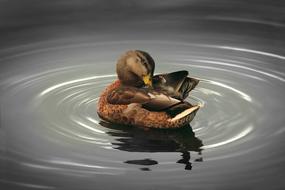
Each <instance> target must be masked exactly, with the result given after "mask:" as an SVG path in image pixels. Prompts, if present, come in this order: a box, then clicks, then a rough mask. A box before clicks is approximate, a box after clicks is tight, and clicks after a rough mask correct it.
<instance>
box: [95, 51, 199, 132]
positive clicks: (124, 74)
mask: <svg viewBox="0 0 285 190" xmlns="http://www.w3.org/2000/svg"><path fill="white" fill-rule="evenodd" d="M154 69H155V62H154V59H153V58H152V57H151V56H150V54H149V53H147V52H145V51H142V50H129V51H127V52H125V53H124V54H123V55H121V56H120V58H119V59H118V61H117V64H116V73H117V77H118V78H117V79H116V80H115V81H114V82H112V83H111V84H110V85H108V86H107V87H106V88H105V89H104V90H103V92H102V93H101V95H100V97H99V100H98V104H97V113H98V116H99V117H100V118H101V119H103V120H104V121H107V122H111V123H115V124H120V125H128V126H137V127H143V128H180V127H183V126H186V125H188V124H189V123H190V122H191V121H192V120H193V119H194V117H195V115H196V113H197V111H198V110H199V109H200V107H201V105H199V104H198V105H192V104H190V103H189V102H187V101H186V98H187V97H188V95H189V93H190V91H191V90H193V89H194V88H195V87H196V86H197V85H198V83H199V80H198V79H195V78H191V77H188V71H186V70H181V71H175V72H171V73H165V74H157V75H154Z"/></svg>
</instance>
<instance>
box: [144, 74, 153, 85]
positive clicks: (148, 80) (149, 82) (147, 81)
mask: <svg viewBox="0 0 285 190" xmlns="http://www.w3.org/2000/svg"><path fill="white" fill-rule="evenodd" d="M151 78H152V77H151V76H150V74H148V75H145V76H143V82H144V84H145V85H146V86H152V79H151Z"/></svg>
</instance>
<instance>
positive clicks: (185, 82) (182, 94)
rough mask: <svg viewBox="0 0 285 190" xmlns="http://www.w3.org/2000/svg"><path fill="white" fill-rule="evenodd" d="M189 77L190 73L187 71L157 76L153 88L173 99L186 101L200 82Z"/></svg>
mask: <svg viewBox="0 0 285 190" xmlns="http://www.w3.org/2000/svg"><path fill="white" fill-rule="evenodd" d="M187 76H188V71H185V70H182V71H176V72H172V73H167V74H159V75H155V76H153V87H154V89H156V90H159V91H162V92H164V93H167V94H168V95H169V96H171V97H173V98H176V99H179V100H184V99H185V98H186V97H187V96H188V95H189V92H190V91H191V90H193V89H194V88H195V87H196V86H197V84H198V83H199V80H197V79H194V78H190V77H187Z"/></svg>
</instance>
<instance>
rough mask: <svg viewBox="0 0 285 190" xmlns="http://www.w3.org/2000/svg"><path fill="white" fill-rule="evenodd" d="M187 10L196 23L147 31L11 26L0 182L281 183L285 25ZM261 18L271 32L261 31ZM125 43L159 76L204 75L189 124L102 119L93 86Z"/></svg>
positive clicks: (2, 55)
mask: <svg viewBox="0 0 285 190" xmlns="http://www.w3.org/2000/svg"><path fill="white" fill-rule="evenodd" d="M221 5H225V4H221ZM221 5H220V6H221ZM159 6H161V5H159ZM217 6H218V7H219V5H217ZM222 7H223V6H222ZM153 8H155V6H154V7H153ZM206 8H207V7H206ZM208 9H209V7H208ZM171 14H173V13H171ZM177 14H178V13H177ZM183 14H186V13H183V12H182V13H181V15H183ZM192 14H193V15H196V17H195V19H194V20H192V21H193V23H192V24H193V25H194V26H195V27H196V28H195V27H194V28H191V27H189V28H187V27H186V28H184V27H182V24H184V23H187V22H186V21H185V20H183V19H182V20H181V18H180V17H179V19H178V21H177V23H172V22H171V21H167V22H165V23H168V22H169V23H168V25H167V27H166V28H169V29H170V30H169V31H167V32H165V33H163V34H160V31H161V30H162V29H164V28H165V26H160V25H158V24H157V22H156V21H153V22H147V24H148V26H153V27H154V28H152V29H151V30H150V31H148V30H146V29H143V28H144V27H142V26H141V28H135V29H134V31H128V32H123V31H124V30H122V31H121V30H118V33H114V32H113V31H109V30H107V29H106V28H105V29H104V30H103V29H102V31H100V30H99V32H97V33H92V32H93V31H98V30H97V29H96V27H101V26H102V25H100V23H99V25H100V26H94V27H95V28H91V29H90V28H89V30H87V29H85V30H84V31H79V32H78V33H76V32H75V33H72V34H70V33H67V34H66V33H63V31H65V32H67V31H68V30H67V29H68V27H67V26H66V25H64V26H62V28H61V27H59V28H58V27H56V25H53V24H50V25H49V24H47V26H41V25H40V26H37V25H36V26H33V27H31V28H33V29H31V30H29V29H21V30H20V31H18V32H14V33H13V34H15V39H18V40H19V41H18V42H16V41H9V40H8V39H10V38H12V34H10V35H8V34H7V39H6V40H5V39H4V38H3V37H1V39H2V41H3V44H4V45H2V46H1V47H2V48H1V50H0V63H1V67H2V68H1V71H0V79H1V81H0V87H1V99H0V100H1V125H0V150H1V151H0V156H1V157H0V159H1V161H0V167H1V170H0V185H1V187H2V186H3V189H113V188H114V187H115V188H119V189H126V188H128V189H134V188H136V189H159V188H163V189H174V188H176V189H189V188H193V189H241V188H243V189H281V188H282V187H283V188H284V186H285V184H284V180H283V177H284V175H283V168H284V167H283V166H284V162H285V161H284V158H283V156H284V155H285V151H284V149H283V148H282V146H283V144H284V143H285V140H284V139H285V138H284V133H285V130H284V121H285V119H284V112H285V107H284V92H285V91H284V89H285V88H284V87H285V66H284V61H285V52H284V50H283V49H284V47H285V46H284V44H283V42H282V35H281V34H282V31H284V24H283V23H282V22H279V21H278V20H277V21H276V20H275V21H274V22H273V21H270V22H269V21H268V20H266V19H265V20H262V19H261V20H257V21H258V22H257V21H256V19H255V20H254V19H253V18H252V17H250V16H249V17H250V19H247V20H245V19H243V18H240V19H234V18H233V17H229V16H228V17H226V16H211V17H203V18H201V19H197V17H198V16H201V14H202V15H203V14H204V12H202V13H199V12H196V13H192ZM233 14H234V13H233ZM60 15H61V14H60ZM154 15H155V14H154ZM178 15H180V13H179V14H178ZM85 16H86V15H85ZM272 17H273V16H272ZM83 18H85V17H83ZM136 19H138V20H140V19H141V18H140V17H138V18H136ZM30 20H31V22H33V21H37V20H36V19H35V18H31V19H30ZM142 20H143V19H142ZM221 20H223V21H221ZM273 20H274V19H273ZM253 21H255V22H253ZM59 22H60V21H59ZM236 22H238V23H239V22H241V23H239V24H240V25H238V26H234V25H235V24H234V23H236ZM162 23H163V22H162ZM227 23H228V24H231V26H232V27H233V28H232V29H229V28H228V25H227ZM113 24H114V25H112V26H109V27H110V28H115V27H116V26H118V25H116V23H115V22H114V23H113ZM120 24H121V23H120ZM132 24H133V23H131V24H130V23H128V22H127V23H125V22H123V21H122V25H124V26H130V25H132ZM204 24H205V25H204ZM78 25H79V24H78ZM264 25H265V26H266V27H267V28H269V29H268V30H273V31H276V33H275V35H274V34H272V35H271V34H269V35H268V36H267V35H266V37H265V38H264V36H265V35H264V30H259V27H261V28H262V27H263V26H264ZM68 26H69V24H68ZM76 26H77V25H76ZM83 26H85V27H86V26H87V25H85V24H83ZM173 26H174V27H173ZM214 26H219V27H220V28H219V29H217V28H215V27H214ZM73 27H74V26H73ZM175 27H176V28H175ZM240 27H241V28H244V30H245V31H242V32H240V33H239V32H237V31H235V30H234V28H235V29H239V28H240ZM7 28H9V27H8V26H7ZM107 28H108V27H107ZM202 29H203V30H202ZM225 29H228V31H224V30H225ZM9 30H12V31H14V29H9ZM42 30H45V31H44V32H43V31H42ZM219 30H221V31H219ZM48 32H50V33H51V34H54V36H53V35H51V34H50V35H47V34H48ZM35 34H37V35H35ZM39 34H45V35H43V36H42V37H40V35H39ZM278 34H279V35H278ZM169 35H170V36H171V37H169ZM31 36H35V37H34V38H24V37H31ZM276 36H281V39H279V40H278V39H276V38H277V37H276ZM38 38H40V40H39V39H38ZM283 40H284V35H283ZM27 41H28V42H27ZM269 42H274V43H269ZM129 49H141V50H145V51H147V52H149V53H150V54H151V55H152V56H153V58H154V59H155V61H156V73H163V72H171V71H176V70H182V69H183V70H188V71H189V73H190V76H192V77H195V78H198V79H200V81H201V82H200V83H199V85H198V86H197V88H196V89H195V90H194V91H193V92H192V93H191V94H190V97H189V98H188V99H187V100H188V101H190V102H192V103H194V104H197V103H201V104H203V105H204V107H203V108H202V109H200V110H199V112H198V113H197V115H196V117H195V119H194V120H193V121H192V122H191V126H190V125H189V126H186V127H185V128H182V129H178V130H144V129H140V128H130V127H125V126H118V125H113V124H109V123H106V122H104V121H102V120H100V119H99V117H98V115H97V113H96V103H97V101H98V98H99V96H100V93H101V92H102V90H103V89H104V88H105V87H106V86H107V85H109V84H110V83H111V82H112V81H114V80H115V79H116V74H115V63H116V59H117V58H118V57H119V56H120V55H121V54H122V53H123V52H125V51H126V50H129Z"/></svg>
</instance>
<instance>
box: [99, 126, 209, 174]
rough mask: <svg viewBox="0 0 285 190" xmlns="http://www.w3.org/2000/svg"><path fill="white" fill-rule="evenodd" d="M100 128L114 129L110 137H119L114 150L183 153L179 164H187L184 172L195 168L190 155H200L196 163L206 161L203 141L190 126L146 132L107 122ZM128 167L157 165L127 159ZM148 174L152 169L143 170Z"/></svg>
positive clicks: (146, 161) (145, 130)
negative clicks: (131, 165)
mask: <svg viewBox="0 0 285 190" xmlns="http://www.w3.org/2000/svg"><path fill="white" fill-rule="evenodd" d="M101 125H103V126H104V127H106V128H109V129H112V130H111V131H109V132H107V134H109V135H111V136H114V137H116V143H115V142H114V143H112V144H113V145H115V149H118V150H123V151H129V152H181V157H182V158H181V159H180V160H178V161H177V163H180V164H184V165H185V170H191V169H192V163H191V161H190V160H191V155H190V152H197V153H198V155H200V158H198V159H195V160H194V161H196V162H201V161H203V158H202V149H201V147H202V146H203V143H202V141H201V140H200V139H199V138H197V137H195V133H194V132H193V130H192V127H191V126H190V125H186V126H184V127H182V128H179V129H146V128H138V127H130V126H123V125H117V124H112V123H107V122H104V121H101ZM125 163H127V164H136V165H141V166H150V165H155V164H158V162H157V161H155V160H152V159H142V160H127V161H125ZM141 169H142V170H144V171H149V170H150V169H149V168H141Z"/></svg>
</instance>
